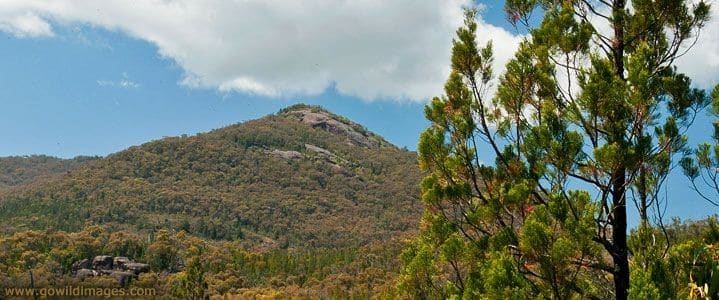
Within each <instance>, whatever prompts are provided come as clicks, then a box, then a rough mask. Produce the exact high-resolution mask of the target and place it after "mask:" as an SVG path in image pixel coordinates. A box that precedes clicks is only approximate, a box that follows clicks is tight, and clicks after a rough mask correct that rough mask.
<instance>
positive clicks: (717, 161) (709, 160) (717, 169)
mask: <svg viewBox="0 0 719 300" xmlns="http://www.w3.org/2000/svg"><path fill="white" fill-rule="evenodd" d="M712 98H713V102H712V113H713V114H714V116H715V117H719V85H717V86H715V87H714V90H713V91H712ZM713 125H714V135H713V137H712V138H713V139H714V145H713V146H712V145H710V144H709V143H702V144H700V145H699V147H697V149H696V151H694V152H693V153H690V154H688V155H686V156H685V157H684V158H683V159H682V162H681V164H682V169H683V170H684V174H685V175H686V176H687V177H689V179H690V180H691V182H692V188H693V189H694V190H695V191H696V192H697V193H698V194H699V196H701V197H702V198H704V200H707V201H708V202H709V203H711V204H713V205H715V206H719V199H717V196H719V120H715V121H714V123H713ZM697 179H701V180H700V181H699V182H700V183H699V186H697ZM702 185H703V186H704V189H702V188H700V186H702ZM706 188H709V189H710V190H709V191H707V190H706ZM712 192H713V193H714V194H715V195H714V196H712V195H711V194H709V193H712Z"/></svg>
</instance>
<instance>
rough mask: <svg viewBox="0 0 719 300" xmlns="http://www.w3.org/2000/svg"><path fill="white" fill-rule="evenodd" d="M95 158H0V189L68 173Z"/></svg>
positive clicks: (32, 156) (41, 156) (40, 156)
mask: <svg viewBox="0 0 719 300" xmlns="http://www.w3.org/2000/svg"><path fill="white" fill-rule="evenodd" d="M96 159H97V157H89V156H78V157H75V158H73V159H61V158H56V157H51V156H46V155H30V156H10V157H0V188H5V187H8V186H16V185H22V184H26V183H29V182H31V181H33V180H35V179H37V178H38V177H44V176H52V175H57V174H63V173H66V172H69V171H71V170H73V169H75V168H77V167H79V166H81V165H83V164H85V163H88V162H91V161H94V160H96Z"/></svg>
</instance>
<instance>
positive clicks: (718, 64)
mask: <svg viewBox="0 0 719 300" xmlns="http://www.w3.org/2000/svg"><path fill="white" fill-rule="evenodd" d="M717 4H719V3H717ZM711 8H712V16H711V20H710V21H709V22H708V23H707V24H706V26H705V27H704V28H703V29H702V30H701V31H700V33H699V40H698V41H697V43H696V45H694V47H692V48H691V49H690V50H689V52H688V53H687V54H686V55H684V56H682V57H680V58H679V59H677V67H678V68H679V71H682V72H684V73H686V74H687V76H689V77H690V78H691V79H692V82H693V83H694V84H695V85H696V86H697V87H699V88H703V89H711V88H713V87H714V85H716V84H719V5H712V7H711Z"/></svg>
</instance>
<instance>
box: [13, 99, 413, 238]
mask: <svg viewBox="0 0 719 300" xmlns="http://www.w3.org/2000/svg"><path fill="white" fill-rule="evenodd" d="M420 177H421V176H420V173H419V171H418V168H417V167H416V155H415V154H414V153H412V152H409V151H406V150H402V149H399V148H397V147H395V146H393V145H391V144H390V143H388V142H387V141H385V140H384V139H382V138H381V137H379V136H377V135H375V134H373V133H371V132H369V131H367V130H366V129H364V128H363V127H362V126H360V125H358V124H356V123H353V122H351V121H349V120H347V119H345V118H342V117H340V116H337V115H334V114H332V113H330V112H328V111H326V110H323V109H321V108H319V107H311V106H306V105H296V106H293V107H289V108H286V109H284V110H282V111H280V112H279V113H277V114H275V115H270V116H267V117H264V118H260V119H257V120H252V121H249V122H245V123H241V124H236V125H232V126H229V127H225V128H221V129H217V130H213V131H211V132H208V133H202V134H198V135H196V136H190V137H186V136H184V137H173V138H165V139H162V140H158V141H153V142H148V143H146V144H143V145H140V146H134V147H130V148H129V149H127V150H124V151H121V152H118V153H115V154H112V155H109V156H108V157H106V158H103V159H100V160H98V161H96V162H94V163H92V164H86V165H82V166H80V167H79V168H76V169H74V170H73V171H72V172H69V173H66V174H64V175H62V176H61V177H57V178H47V179H45V180H36V181H34V182H31V183H29V184H26V185H20V186H15V187H11V188H8V189H5V190H4V191H2V192H0V219H2V220H4V221H3V223H2V225H0V231H1V232H3V233H13V232H18V231H22V230H27V229H55V230H65V231H78V230H80V229H81V228H83V227H85V226H87V225H88V224H95V225H103V226H107V227H109V228H114V229H117V230H130V231H133V232H139V233H142V232H153V231H156V230H158V229H161V228H166V229H170V230H172V231H182V230H184V231H186V232H187V233H189V234H191V235H195V236H199V237H203V238H209V239H215V240H240V241H242V243H243V244H245V245H249V246H252V247H261V248H269V249H273V248H294V247H305V246H312V247H344V246H359V245H364V244H368V243H373V242H377V241H382V240H387V239H392V238H396V237H397V236H402V235H404V234H406V233H408V232H412V231H414V230H415V228H416V227H417V226H416V225H417V220H418V219H419V215H420V214H421V209H422V208H421V203H420V201H418V200H417V198H418V192H419V191H418V183H419V180H420Z"/></svg>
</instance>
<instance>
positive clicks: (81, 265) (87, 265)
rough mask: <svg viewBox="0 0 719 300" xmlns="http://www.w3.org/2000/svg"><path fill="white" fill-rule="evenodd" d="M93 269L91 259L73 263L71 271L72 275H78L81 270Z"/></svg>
mask: <svg viewBox="0 0 719 300" xmlns="http://www.w3.org/2000/svg"><path fill="white" fill-rule="evenodd" d="M91 268H92V263H91V262H90V260H89V259H87V258H86V259H82V260H78V261H76V262H74V263H72V269H71V270H72V274H77V271H78V270H80V269H91Z"/></svg>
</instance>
